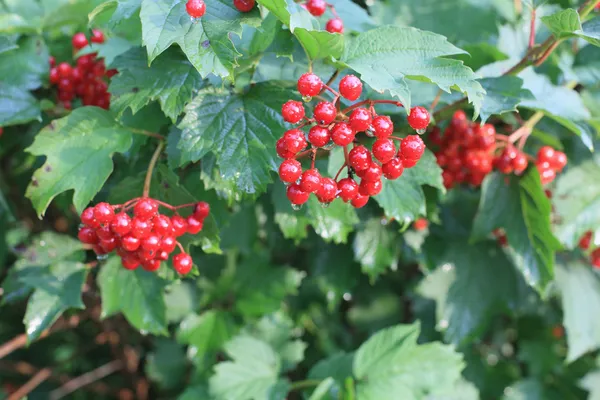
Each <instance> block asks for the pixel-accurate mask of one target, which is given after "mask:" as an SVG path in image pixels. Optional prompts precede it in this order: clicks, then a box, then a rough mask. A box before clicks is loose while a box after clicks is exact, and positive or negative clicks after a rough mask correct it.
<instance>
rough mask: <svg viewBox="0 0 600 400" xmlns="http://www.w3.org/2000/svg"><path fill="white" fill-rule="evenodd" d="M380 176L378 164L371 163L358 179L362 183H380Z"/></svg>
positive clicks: (380, 171)
mask: <svg viewBox="0 0 600 400" xmlns="http://www.w3.org/2000/svg"><path fill="white" fill-rule="evenodd" d="M381 175H383V170H382V169H381V167H380V166H379V164H377V163H371V165H369V168H367V169H366V170H365V171H364V172H363V173H362V174H361V176H360V177H361V178H362V179H363V181H380V180H381Z"/></svg>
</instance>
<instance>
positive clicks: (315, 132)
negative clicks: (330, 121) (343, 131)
mask: <svg viewBox="0 0 600 400" xmlns="http://www.w3.org/2000/svg"><path fill="white" fill-rule="evenodd" d="M330 140H331V132H329V129H327V128H325V127H323V126H318V125H316V126H313V127H312V128H310V131H308V141H309V143H310V144H312V145H313V146H314V147H323V146H325V145H326V144H327V143H329V141H330Z"/></svg>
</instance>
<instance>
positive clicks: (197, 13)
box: [185, 0, 206, 18]
mask: <svg viewBox="0 0 600 400" xmlns="http://www.w3.org/2000/svg"><path fill="white" fill-rule="evenodd" d="M185 10H186V11H187V13H188V15H189V16H190V17H192V18H200V17H202V16H203V15H204V13H205V12H206V4H204V0H188V1H187V3H186V4H185Z"/></svg>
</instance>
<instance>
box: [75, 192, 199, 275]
mask: <svg viewBox="0 0 600 400" xmlns="http://www.w3.org/2000/svg"><path fill="white" fill-rule="evenodd" d="M159 206H163V207H165V208H168V209H170V210H172V211H174V212H175V213H174V215H172V216H171V217H168V216H166V215H163V214H160V213H159ZM184 207H194V212H193V214H192V215H190V216H189V217H187V218H183V217H181V216H180V215H179V214H178V213H177V210H179V209H181V208H184ZM129 210H133V217H131V216H130V215H129V214H128V211H129ZM116 211H118V212H117V213H116ZM209 212H210V206H209V205H208V204H207V203H205V202H199V203H196V204H186V205H183V206H178V207H173V206H170V205H168V204H165V203H162V202H160V201H158V200H154V199H151V198H149V197H142V198H137V199H133V200H131V201H129V202H127V203H125V204H122V205H110V204H108V203H98V204H97V205H96V206H94V207H90V208H87V209H85V211H83V213H82V214H81V222H82V223H83V225H82V227H81V228H80V229H79V234H78V237H79V240H80V241H81V242H83V243H85V244H89V245H92V246H93V249H94V251H95V252H96V254H97V255H105V254H108V253H111V252H112V251H115V250H116V252H117V254H118V255H119V256H120V257H121V263H122V264H123V267H124V268H125V269H129V270H133V269H136V268H137V267H139V266H140V265H141V266H142V268H144V269H145V270H147V271H156V270H158V269H159V268H160V264H161V262H162V261H167V260H168V259H169V255H170V254H171V253H172V252H173V251H174V250H175V248H176V247H179V249H180V250H181V253H179V254H177V255H175V256H174V257H173V267H174V268H175V271H177V272H178V273H180V274H187V273H189V272H190V271H191V269H192V266H193V262H192V257H190V256H189V255H188V254H186V253H185V252H184V251H183V248H182V246H181V244H180V243H179V242H178V241H177V237H179V236H182V235H184V234H186V233H189V234H191V235H195V234H197V233H198V232H200V231H201V230H202V226H203V224H204V219H205V218H206V217H207V216H208V214H209Z"/></svg>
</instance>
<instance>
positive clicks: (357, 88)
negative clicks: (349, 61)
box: [340, 75, 363, 101]
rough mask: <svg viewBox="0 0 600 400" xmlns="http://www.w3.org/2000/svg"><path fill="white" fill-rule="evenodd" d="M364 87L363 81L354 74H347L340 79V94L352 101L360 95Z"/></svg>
mask: <svg viewBox="0 0 600 400" xmlns="http://www.w3.org/2000/svg"><path fill="white" fill-rule="evenodd" d="M362 88H363V85H362V82H361V81H360V79H358V78H357V77H356V76H354V75H346V76H345V77H343V78H342V80H341V81H340V94H341V95H342V96H343V97H344V98H346V99H348V100H350V101H354V100H356V99H358V98H359V97H360V95H361V93H362Z"/></svg>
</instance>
